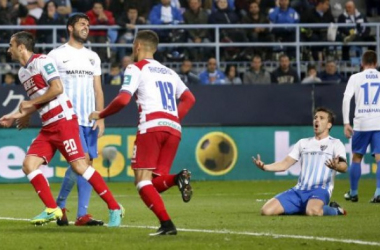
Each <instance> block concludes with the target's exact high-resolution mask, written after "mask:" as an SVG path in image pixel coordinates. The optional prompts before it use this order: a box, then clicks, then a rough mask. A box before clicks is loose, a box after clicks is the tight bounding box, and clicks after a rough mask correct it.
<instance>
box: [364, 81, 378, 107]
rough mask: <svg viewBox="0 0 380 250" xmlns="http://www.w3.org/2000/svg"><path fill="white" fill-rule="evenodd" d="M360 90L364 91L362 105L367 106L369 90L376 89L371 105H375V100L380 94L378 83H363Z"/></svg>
mask: <svg viewBox="0 0 380 250" xmlns="http://www.w3.org/2000/svg"><path fill="white" fill-rule="evenodd" d="M360 87H361V88H363V89H364V105H369V88H370V87H371V88H376V93H375V96H374V97H373V100H372V102H371V104H377V100H378V99H379V94H380V83H379V82H371V83H368V82H367V83H364V84H363V85H360Z"/></svg>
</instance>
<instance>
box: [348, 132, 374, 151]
mask: <svg viewBox="0 0 380 250" xmlns="http://www.w3.org/2000/svg"><path fill="white" fill-rule="evenodd" d="M368 145H371V150H372V152H371V153H372V154H373V155H374V154H380V131H354V135H353V136H352V152H353V153H357V154H361V155H365V153H366V152H367V148H368Z"/></svg>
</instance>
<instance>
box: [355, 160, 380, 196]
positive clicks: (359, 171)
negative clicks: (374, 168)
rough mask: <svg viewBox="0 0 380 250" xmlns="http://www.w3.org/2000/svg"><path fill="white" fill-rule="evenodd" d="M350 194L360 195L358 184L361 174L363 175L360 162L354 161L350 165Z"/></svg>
mask: <svg viewBox="0 0 380 250" xmlns="http://www.w3.org/2000/svg"><path fill="white" fill-rule="evenodd" d="M349 171H350V186H351V189H350V195H351V196H354V195H358V184H359V179H360V176H361V175H362V169H361V165H360V163H356V162H352V163H351V166H350V169H349ZM379 175H380V174H379Z"/></svg>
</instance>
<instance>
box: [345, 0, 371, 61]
mask: <svg viewBox="0 0 380 250" xmlns="http://www.w3.org/2000/svg"><path fill="white" fill-rule="evenodd" d="M345 7H346V9H345V11H344V12H343V13H342V14H341V15H339V17H338V23H352V24H355V26H354V27H339V29H338V31H339V36H340V39H341V40H342V41H343V42H344V43H348V42H351V41H355V42H358V41H365V42H374V41H375V38H374V37H373V36H371V35H370V33H371V28H370V27H365V26H362V25H361V24H363V23H368V20H367V18H366V17H365V16H363V15H362V14H361V13H360V12H359V11H358V10H357V9H356V7H355V3H354V1H348V2H347V3H346V6H345ZM368 49H370V50H373V51H375V50H376V47H374V46H371V47H368ZM349 50H350V47H349V46H343V47H342V60H344V61H348V60H349V59H350V55H349Z"/></svg>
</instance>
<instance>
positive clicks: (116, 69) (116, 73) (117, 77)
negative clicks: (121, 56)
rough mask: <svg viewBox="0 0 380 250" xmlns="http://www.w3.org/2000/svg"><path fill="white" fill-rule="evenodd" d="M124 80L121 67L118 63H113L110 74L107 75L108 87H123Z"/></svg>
mask: <svg viewBox="0 0 380 250" xmlns="http://www.w3.org/2000/svg"><path fill="white" fill-rule="evenodd" d="M123 79H124V73H123V72H121V69H120V65H119V64H118V63H112V64H111V69H110V73H109V74H108V75H107V78H106V84H108V85H122V84H123Z"/></svg>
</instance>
